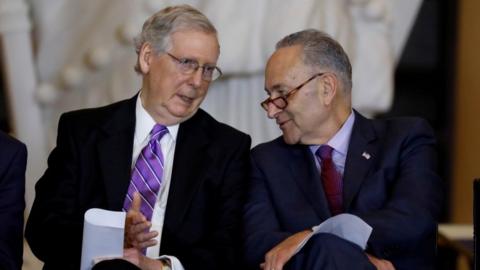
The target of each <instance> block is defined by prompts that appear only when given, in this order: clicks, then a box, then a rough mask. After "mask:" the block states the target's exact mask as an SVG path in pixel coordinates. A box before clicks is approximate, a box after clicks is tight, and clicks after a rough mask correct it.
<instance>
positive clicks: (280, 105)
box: [260, 72, 325, 111]
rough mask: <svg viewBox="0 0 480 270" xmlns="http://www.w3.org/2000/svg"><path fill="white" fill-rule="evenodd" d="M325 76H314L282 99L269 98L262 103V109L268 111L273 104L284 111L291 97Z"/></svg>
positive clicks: (319, 74)
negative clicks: (311, 82) (308, 84)
mask: <svg viewBox="0 0 480 270" xmlns="http://www.w3.org/2000/svg"><path fill="white" fill-rule="evenodd" d="M324 74H325V72H323V73H317V74H315V75H313V76H312V77H310V78H309V79H308V80H306V81H305V82H304V83H302V84H300V85H299V86H297V87H295V88H293V89H292V90H290V91H288V92H287V94H285V95H283V96H280V97H276V98H273V99H272V98H271V97H268V98H267V99H265V100H264V101H262V103H260V105H261V106H262V108H263V109H264V110H265V111H268V105H269V104H270V103H273V105H275V106H276V107H277V108H279V109H281V110H283V109H285V108H286V107H287V106H288V101H287V100H288V98H289V97H291V96H292V95H293V94H295V93H296V92H297V91H298V90H300V89H302V87H304V86H305V85H306V84H307V83H309V82H310V81H311V80H313V79H315V78H316V77H318V76H322V75H324Z"/></svg>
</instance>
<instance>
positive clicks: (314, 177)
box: [285, 145, 330, 220]
mask: <svg viewBox="0 0 480 270" xmlns="http://www.w3.org/2000/svg"><path fill="white" fill-rule="evenodd" d="M288 149H290V150H289V151H290V152H291V153H290V154H288V155H285V156H286V157H288V163H289V164H290V171H291V176H290V175H289V176H288V177H292V179H295V181H296V182H297V184H298V185H299V186H300V189H301V190H302V191H303V193H304V195H305V197H306V198H307V200H308V202H309V203H310V204H311V206H312V207H313V208H314V209H315V212H316V213H317V214H318V216H319V218H320V220H324V219H327V218H328V217H330V210H329V209H328V203H327V199H326V197H325V192H324V191H323V187H322V183H321V180H320V174H319V172H318V169H317V166H316V165H315V160H314V159H313V156H312V154H311V152H310V150H309V148H308V146H306V145H295V146H293V147H288ZM290 157H292V158H291V159H290Z"/></svg>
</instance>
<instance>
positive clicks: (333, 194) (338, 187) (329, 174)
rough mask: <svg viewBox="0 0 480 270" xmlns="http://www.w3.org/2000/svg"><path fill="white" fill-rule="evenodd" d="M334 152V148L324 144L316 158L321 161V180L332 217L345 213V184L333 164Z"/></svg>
mask: <svg viewBox="0 0 480 270" xmlns="http://www.w3.org/2000/svg"><path fill="white" fill-rule="evenodd" d="M332 151H333V148H332V147H330V146H328V145H326V144H324V145H322V146H320V148H318V150H317V152H316V156H317V157H318V158H319V159H320V160H319V161H320V168H321V172H320V178H321V180H322V185H323V190H324V191H325V195H326V197H327V201H328V206H329V208H330V212H331V213H332V215H338V214H340V213H342V212H343V206H342V204H343V198H342V197H343V196H342V190H343V183H342V175H341V174H340V173H339V172H338V171H337V169H336V168H335V164H334V163H333V160H332Z"/></svg>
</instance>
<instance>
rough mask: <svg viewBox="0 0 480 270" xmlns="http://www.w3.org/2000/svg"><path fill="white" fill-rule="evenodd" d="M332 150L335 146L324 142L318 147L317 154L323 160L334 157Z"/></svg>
mask: <svg viewBox="0 0 480 270" xmlns="http://www.w3.org/2000/svg"><path fill="white" fill-rule="evenodd" d="M332 151H333V148H332V147H330V146H329V145H326V144H323V145H322V146H320V148H318V150H317V155H318V156H319V157H320V158H321V159H322V160H323V159H331V158H332Z"/></svg>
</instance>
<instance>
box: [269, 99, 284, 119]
mask: <svg viewBox="0 0 480 270" xmlns="http://www.w3.org/2000/svg"><path fill="white" fill-rule="evenodd" d="M267 106H268V107H267V116H268V118H270V119H273V118H275V117H276V116H277V114H279V113H280V112H281V111H282V110H281V109H279V108H278V107H277V106H276V105H275V104H273V102H269V103H268V105H267Z"/></svg>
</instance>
